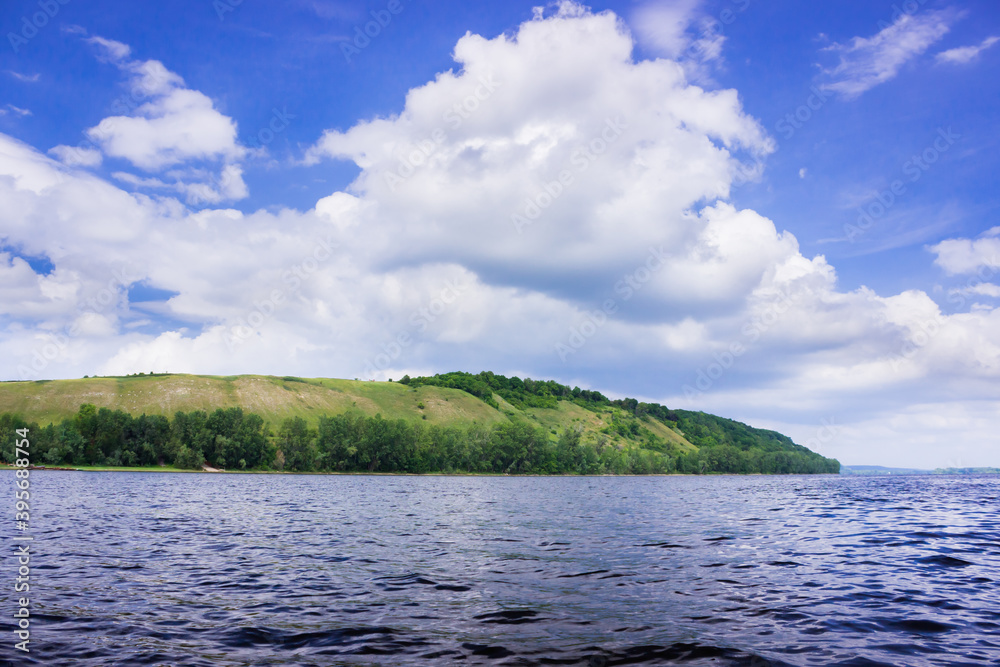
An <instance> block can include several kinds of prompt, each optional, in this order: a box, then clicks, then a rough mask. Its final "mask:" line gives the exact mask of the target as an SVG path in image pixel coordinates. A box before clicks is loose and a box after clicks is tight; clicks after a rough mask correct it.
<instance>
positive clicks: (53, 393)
mask: <svg viewBox="0 0 1000 667" xmlns="http://www.w3.org/2000/svg"><path fill="white" fill-rule="evenodd" d="M494 398H495V399H497V403H498V404H499V405H500V410H499V411H498V410H494V409H493V408H492V407H490V406H489V405H487V404H486V403H483V402H482V401H481V400H479V399H478V398H476V397H475V396H472V395H470V394H467V393H465V392H463V391H460V390H458V389H447V388H443V387H433V386H421V387H419V388H417V389H412V388H410V387H407V386H405V385H401V384H398V383H392V382H364V381H358V380H338V379H329V378H317V379H304V380H303V379H293V380H288V379H283V378H278V377H272V376H261V375H239V376H230V377H218V376H208V375H155V376H150V375H143V376H133V377H116V378H87V379H82V380H51V381H42V382H3V383H0V412H13V413H17V414H20V415H21V416H23V417H24V418H26V419H27V420H28V421H35V422H38V423H39V424H40V425H45V424H48V423H50V422H59V421H61V420H62V419H65V418H68V417H72V416H73V415H74V414H76V412H77V410H79V409H80V405H82V404H83V403H93V404H94V405H96V406H97V407H98V408H101V407H107V408H112V409H115V408H118V409H122V410H125V411H127V412H130V413H132V414H134V415H139V414H143V413H145V414H149V415H165V416H168V417H173V414H174V413H175V412H177V411H178V410H182V411H186V412H187V411H191V410H206V411H208V412H211V411H212V410H215V409H216V408H227V407H234V406H239V407H242V408H244V409H246V410H251V411H253V412H256V413H258V414H259V415H261V416H262V417H263V418H264V419H265V420H266V421H268V422H269V423H270V424H271V426H272V427H277V425H278V424H280V422H281V420H283V419H285V418H286V417H302V418H304V419H305V420H306V421H307V422H309V424H310V425H313V426H315V425H316V423H317V421H318V420H319V418H320V417H321V416H324V415H333V414H338V413H341V412H345V411H347V410H351V409H356V410H359V411H361V412H363V413H365V414H368V415H374V414H376V413H381V414H382V416H383V417H386V418H388V419H398V418H403V419H410V420H421V419H422V417H423V415H427V420H426V423H428V424H455V425H458V426H466V425H469V424H471V423H473V422H478V423H480V424H493V423H497V422H504V421H511V420H512V421H523V420H527V421H529V422H531V423H533V424H535V425H537V426H540V427H542V428H544V429H545V430H546V431H547V432H548V433H549V435H550V437H551V438H552V439H555V438H556V437H557V436H558V434H559V433H561V432H562V431H563V430H564V429H566V428H569V427H574V428H580V429H581V430H582V437H583V439H584V440H585V441H590V442H595V441H597V440H598V439H599V438H601V437H603V438H605V440H606V441H608V442H610V443H615V444H619V445H621V446H624V447H633V446H635V445H636V443H634V442H629V441H627V440H625V439H624V438H622V437H621V436H618V435H616V434H611V435H608V434H602V433H600V430H601V429H602V428H604V427H605V426H607V425H608V424H610V423H611V414H612V411H613V410H618V408H610V407H609V408H604V409H602V410H601V411H599V412H593V411H590V410H586V409H584V408H582V407H580V406H579V405H576V404H574V403H570V402H568V401H560V402H559V403H558V404H557V407H556V408H555V409H541V408H530V409H527V410H524V411H522V410H518V409H516V408H514V407H513V406H511V405H510V404H509V403H507V402H506V401H504V400H503V399H502V398H500V397H499V396H496V395H495V396H494ZM420 404H423V406H424V407H423V408H422V409H421V408H420V407H419V405H420ZM645 426H646V427H647V428H649V429H650V430H651V431H653V432H654V433H655V434H656V435H658V436H660V437H662V438H663V439H664V440H666V441H667V442H668V443H669V444H670V445H671V447H672V448H673V449H674V450H675V451H678V452H687V451H694V450H695V449H696V447H695V446H694V445H692V444H691V443H689V442H688V441H687V440H685V439H684V437H683V436H682V435H680V434H679V433H677V432H676V431H674V430H672V429H671V428H670V427H668V426H666V425H665V424H662V423H660V422H657V421H655V420H651V419H647V420H645Z"/></svg>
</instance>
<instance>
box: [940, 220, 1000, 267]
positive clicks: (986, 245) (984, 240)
mask: <svg viewBox="0 0 1000 667" xmlns="http://www.w3.org/2000/svg"><path fill="white" fill-rule="evenodd" d="M929 250H930V251H931V252H933V253H934V254H935V255H937V258H935V260H934V263H935V264H937V265H938V266H940V267H941V268H942V269H944V270H945V272H946V273H948V274H949V275H957V274H973V273H976V272H977V271H979V270H980V269H981V268H984V267H986V268H990V269H994V270H995V269H1000V227H994V228H992V229H990V230H988V231H986V232H983V234H982V235H980V237H979V238H977V239H946V240H944V241H941V242H940V243H938V244H936V245H933V246H931V247H930V248H929Z"/></svg>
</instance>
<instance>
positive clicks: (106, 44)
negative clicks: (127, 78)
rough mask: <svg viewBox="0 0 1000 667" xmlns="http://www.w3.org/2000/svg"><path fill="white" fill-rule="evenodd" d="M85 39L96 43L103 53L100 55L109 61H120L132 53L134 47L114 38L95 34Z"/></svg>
mask: <svg viewBox="0 0 1000 667" xmlns="http://www.w3.org/2000/svg"><path fill="white" fill-rule="evenodd" d="M85 41H86V42H87V43H89V44H94V45H96V46H97V47H98V50H99V52H100V54H101V55H100V57H101V58H102V60H105V61H107V62H118V61H120V60H124V59H125V58H128V57H129V56H130V55H131V54H132V48H131V47H130V46H129V45H128V44H122V43H121V42H117V41H115V40H113V39H105V38H104V37H98V36H96V35H95V36H94V37H88V38H87V39H86V40H85Z"/></svg>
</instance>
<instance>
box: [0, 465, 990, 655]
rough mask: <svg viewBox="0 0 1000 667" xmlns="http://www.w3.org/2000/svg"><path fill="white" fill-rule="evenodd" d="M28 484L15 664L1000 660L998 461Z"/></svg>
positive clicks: (8, 574)
mask: <svg viewBox="0 0 1000 667" xmlns="http://www.w3.org/2000/svg"><path fill="white" fill-rule="evenodd" d="M2 477H3V484H2V488H4V489H5V491H4V496H3V497H5V498H9V499H11V500H10V504H11V512H12V511H13V500H12V498H13V489H12V482H13V475H12V474H10V473H4V474H3V475H2ZM31 480H32V483H33V488H32V491H33V496H34V499H35V507H34V508H33V509H34V511H33V517H32V518H33V524H34V535H35V542H34V543H33V548H34V549H35V551H36V555H35V558H34V560H33V561H32V566H33V570H32V579H33V582H32V595H31V598H32V612H33V614H34V624H33V625H32V643H31V645H30V646H31V649H32V652H31V654H30V656H29V658H28V659H24V658H23V657H22V655H21V654H18V653H16V652H15V651H13V650H12V644H13V641H14V640H13V634H12V633H10V632H4V633H3V636H4V639H3V643H4V646H3V653H2V654H0V655H3V656H5V658H4V659H5V660H13V661H14V662H13V663H7V664H44V665H84V666H90V665H94V666H96V665H341V664H351V665H357V664H372V665H408V664H420V665H436V664H452V663H461V664H466V665H480V664H497V665H626V664H627V665H637V664H686V665H707V664H712V665H768V664H779V665H780V664H791V665H877V664H886V665H985V664H993V665H996V664H1000V586H998V580H1000V519H998V515H997V510H998V507H1000V503H998V492H1000V478H996V477H936V476H935V477H930V476H928V477H906V478H860V477H844V478H839V477H826V476H824V477H652V478H642V477H640V478H609V477H604V478H498V477H492V478H482V477H476V478H449V477H363V476H265V475H245V476H236V475H177V474H174V475H171V474H156V473H72V472H33V473H32V476H31ZM11 518H12V517H11ZM10 523H11V521H8V520H5V537H6V538H7V539H6V542H7V547H5V551H4V553H5V556H4V560H3V567H4V572H5V574H3V577H4V580H5V581H8V580H12V579H13V576H14V570H15V565H14V562H13V559H12V558H11V557H10V554H11V553H12V552H13V548H12V543H11V542H10V540H9V537H10V534H11V532H12V531H11V529H10V527H9V524H10ZM3 585H4V587H5V589H6V590H8V591H10V589H11V587H12V585H11V584H9V583H4V584H3ZM5 607H6V608H5V610H4V612H3V613H4V618H5V619H8V620H7V621H6V622H5V623H6V624H9V623H10V620H9V619H10V613H9V611H12V610H13V608H14V607H13V602H12V593H10V592H8V594H7V595H6V596H5ZM9 628H10V626H9V625H7V626H6V628H5V629H9Z"/></svg>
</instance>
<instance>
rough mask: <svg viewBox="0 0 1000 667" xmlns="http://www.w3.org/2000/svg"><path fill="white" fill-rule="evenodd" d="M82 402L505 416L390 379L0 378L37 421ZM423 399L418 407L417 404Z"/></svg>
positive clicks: (6, 403) (446, 417)
mask: <svg viewBox="0 0 1000 667" xmlns="http://www.w3.org/2000/svg"><path fill="white" fill-rule="evenodd" d="M84 403H93V404H94V405H96V406H97V407H98V408H102V407H106V408H111V409H116V408H117V409H121V410H125V411H127V412H129V413H131V414H134V415H139V414H148V415H164V416H167V417H173V415H174V413H175V412H177V411H179V410H181V411H185V412H190V411H192V410H205V411H208V412H211V411H213V410H215V409H216V408H228V407H236V406H239V407H242V408H244V409H245V410H251V411H253V412H256V413H258V414H260V415H261V416H262V417H263V418H264V419H265V420H267V421H268V422H270V423H271V424H272V425H275V424H279V423H280V422H281V421H282V420H283V419H285V418H286V417H302V418H303V419H305V420H306V421H307V422H308V423H309V424H310V425H311V426H315V425H316V424H317V422H318V421H319V418H320V417H321V416H325V415H332V414H339V413H342V412H346V411H347V410H352V409H357V410H359V411H361V412H363V413H365V414H368V415H374V414H376V413H381V414H382V416H383V417H386V418H387V419H399V418H402V419H408V420H421V421H424V420H423V415H426V416H427V419H426V422H427V423H429V424H435V423H438V424H444V423H450V424H456V425H467V424H471V423H472V422H479V423H482V424H493V423H496V422H501V421H507V417H506V416H505V415H503V414H501V413H499V412H497V411H496V410H494V409H493V408H491V407H490V406H488V405H486V404H485V403H483V402H482V401H480V400H479V399H477V398H475V397H474V396H470V395H469V394H466V393H465V392H463V391H459V390H457V389H446V388H443V387H420V388H418V389H417V390H416V391H414V390H413V389H411V388H409V387H407V386H405V385H401V384H398V383H392V382H363V381H357V380H338V379H328V378H308V379H307V378H280V377H274V376H264V375H239V376H229V377H218V376H211V375H155V376H151V375H141V376H132V377H115V378H85V379H82V380H52V381H46V382H4V383H0V412H13V413H16V414H19V415H21V416H23V417H24V418H25V419H27V420H28V421H36V422H38V423H39V424H40V425H45V424H49V423H58V422H59V421H61V420H63V419H66V418H71V417H72V416H73V415H75V414H76V412H77V411H78V410H79V409H80V406H81V405H82V404H84ZM419 403H423V404H424V409H423V410H421V409H419V408H418V407H417V405H418V404H419Z"/></svg>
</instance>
